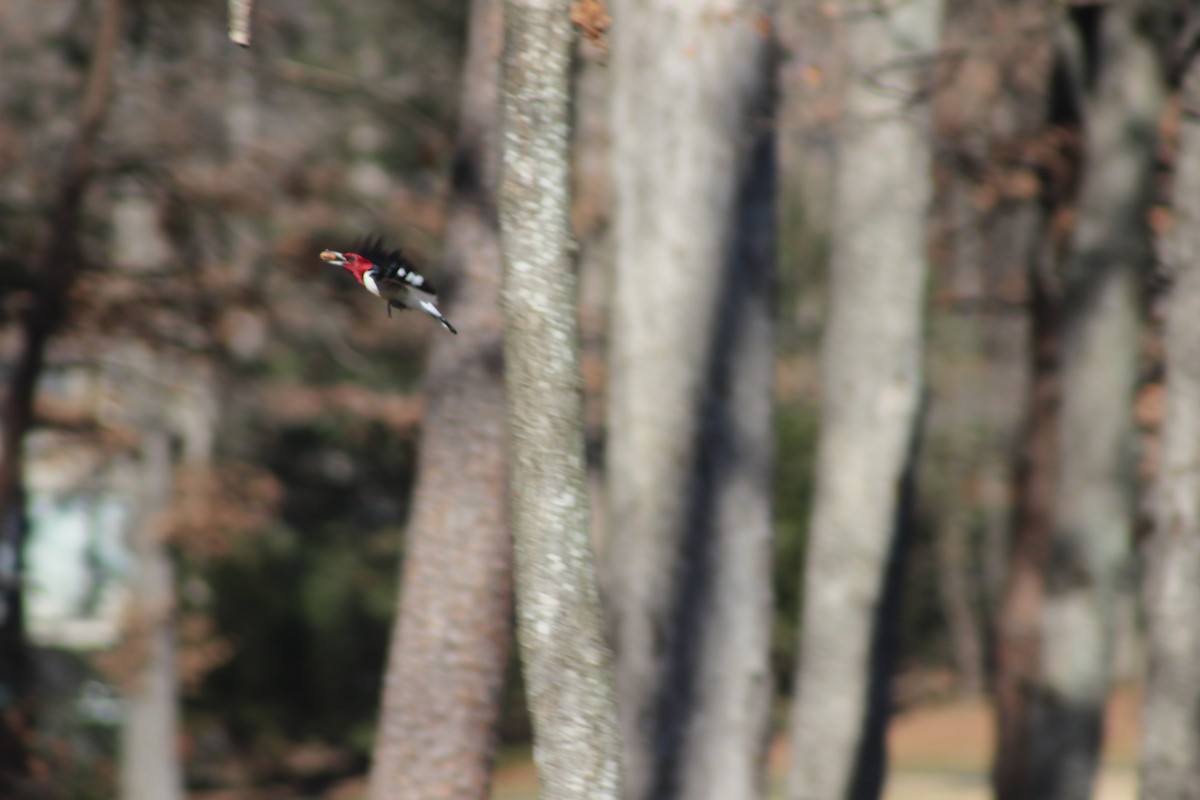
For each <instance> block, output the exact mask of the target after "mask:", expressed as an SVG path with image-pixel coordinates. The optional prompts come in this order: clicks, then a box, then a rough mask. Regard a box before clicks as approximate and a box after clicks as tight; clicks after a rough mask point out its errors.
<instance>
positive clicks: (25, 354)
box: [0, 0, 124, 788]
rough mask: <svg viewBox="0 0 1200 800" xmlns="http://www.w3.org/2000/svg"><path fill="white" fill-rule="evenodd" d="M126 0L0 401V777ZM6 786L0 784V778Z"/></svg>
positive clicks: (117, 13)
mask: <svg viewBox="0 0 1200 800" xmlns="http://www.w3.org/2000/svg"><path fill="white" fill-rule="evenodd" d="M123 11H124V0H105V2H104V3H103V8H102V11H101V15H100V24H99V27H98V28H97V30H96V40H95V44H94V47H93V51H92V58H91V62H90V64H89V66H88V71H87V75H86V78H85V85H84V94H83V98H82V102H81V105H80V115H79V125H78V129H77V131H76V134H75V139H74V141H73V142H72V143H71V147H70V148H69V149H68V151H67V154H66V158H65V160H64V163H63V167H62V174H61V176H60V178H59V181H58V185H57V187H56V191H57V196H56V197H55V202H54V204H53V207H52V211H51V216H50V221H49V225H48V230H47V232H46V237H45V239H44V243H43V244H42V247H41V250H40V252H39V254H38V256H37V257H36V259H35V262H34V266H33V269H32V270H31V272H32V274H33V275H34V276H35V278H34V280H35V289H34V299H33V300H34V301H33V303H32V305H31V307H30V308H29V309H28V311H27V312H26V316H25V318H24V319H23V320H22V326H21V327H22V330H23V341H22V344H21V350H20V353H19V355H18V357H17V362H16V364H15V366H14V368H13V370H12V374H11V375H10V377H9V380H8V391H7V392H6V394H5V396H4V401H3V403H4V404H3V407H2V408H0V425H3V429H2V431H0V436H3V439H2V440H0V689H2V690H3V693H4V695H5V696H6V697H7V698H9V699H8V701H7V702H6V704H5V705H4V706H3V707H2V708H0V781H2V782H8V781H9V780H10V779H15V780H19V779H21V778H22V777H23V776H26V775H28V773H29V764H28V756H29V750H28V745H29V742H28V741H26V737H27V736H28V735H29V733H30V730H31V725H32V717H33V710H32V698H31V694H30V690H31V676H30V674H29V665H28V653H27V643H26V641H25V629H24V619H23V617H24V610H23V608H24V601H23V597H22V592H23V587H22V580H23V577H24V576H23V569H24V549H25V540H26V538H27V536H28V533H29V520H28V518H27V516H26V510H25V501H26V492H25V476H24V471H25V465H24V441H25V436H26V434H27V433H28V432H29V430H30V429H31V428H32V427H33V399H34V395H35V393H36V390H37V382H38V378H39V377H40V376H41V373H42V367H43V365H44V362H45V353H46V348H47V346H48V344H49V342H50V339H51V338H52V337H53V335H54V333H55V332H56V331H57V330H58V327H59V325H60V323H61V322H62V318H63V316H64V314H65V312H66V300H67V296H68V294H69V292H70V289H71V286H72V284H73V283H74V280H75V275H76V273H77V270H78V266H79V264H80V262H81V258H80V254H79V253H78V252H77V247H76V236H77V233H78V228H79V216H80V212H81V209H82V206H83V199H84V195H85V194H86V193H87V190H88V188H89V186H90V184H91V178H92V171H93V163H92V162H93V155H94V150H95V145H96V140H97V138H98V137H99V134H100V129H101V128H102V127H103V124H104V120H105V117H106V115H107V113H108V107H109V98H110V94H111V80H112V72H113V64H114V61H115V60H116V53H117V49H118V47H119V46H120V42H121V19H122V15H123ZM0 788H3V785H0Z"/></svg>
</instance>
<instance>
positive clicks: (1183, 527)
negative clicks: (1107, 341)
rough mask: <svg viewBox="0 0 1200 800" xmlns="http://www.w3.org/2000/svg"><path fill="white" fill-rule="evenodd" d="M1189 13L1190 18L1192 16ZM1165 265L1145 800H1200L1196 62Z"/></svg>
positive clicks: (1187, 90)
mask: <svg viewBox="0 0 1200 800" xmlns="http://www.w3.org/2000/svg"><path fill="white" fill-rule="evenodd" d="M1193 13H1194V12H1193ZM1182 95H1183V96H1182V106H1183V108H1182V111H1181V119H1180V132H1179V149H1178V160H1177V162H1176V169H1175V189H1174V193H1175V203H1174V212H1175V217H1174V221H1173V224H1172V228H1171V233H1170V234H1169V238H1168V242H1167V245H1168V254H1167V257H1168V262H1169V264H1170V265H1171V266H1172V267H1173V269H1174V279H1175V284H1174V286H1173V287H1172V289H1171V296H1170V300H1169V306H1168V311H1167V326H1166V333H1165V345H1166V364H1167V381H1166V418H1165V419H1164V421H1163V427H1162V431H1161V434H1160V439H1161V441H1162V462H1161V464H1160V466H1159V470H1158V498H1157V512H1156V514H1157V521H1156V526H1155V531H1154V534H1153V537H1152V539H1151V540H1150V542H1149V545H1148V551H1149V558H1148V561H1149V564H1148V570H1147V576H1146V586H1145V601H1146V622H1147V651H1148V660H1149V670H1148V673H1147V676H1146V697H1145V704H1144V706H1143V711H1142V730H1143V731H1144V733H1143V738H1142V752H1141V765H1140V771H1141V792H1140V796H1141V798H1142V800H1198V799H1200V724H1197V721H1198V720H1200V681H1197V680H1196V676H1197V675H1200V624H1197V620H1196V609H1198V608H1200V314H1197V311H1198V310H1200V116H1198V114H1200V60H1196V59H1193V60H1192V63H1191V65H1190V67H1189V68H1188V71H1187V75H1186V78H1185V81H1184V89H1183V93H1182Z"/></svg>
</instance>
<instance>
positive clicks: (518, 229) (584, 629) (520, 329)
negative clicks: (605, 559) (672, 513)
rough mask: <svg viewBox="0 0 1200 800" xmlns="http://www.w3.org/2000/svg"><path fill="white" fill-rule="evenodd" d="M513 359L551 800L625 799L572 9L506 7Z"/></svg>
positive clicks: (513, 405)
mask: <svg viewBox="0 0 1200 800" xmlns="http://www.w3.org/2000/svg"><path fill="white" fill-rule="evenodd" d="M504 9H505V62H504V64H505V73H504V83H503V102H504V125H503V142H504V144H503V164H504V172H503V179H502V182H501V187H500V223H501V232H502V236H503V239H502V242H503V250H504V289H503V300H504V333H505V347H504V356H505V362H506V364H507V377H508V392H509V406H508V409H509V410H508V425H509V453H510V462H509V469H510V496H511V503H512V522H513V540H514V545H515V552H516V594H517V634H518V641H519V643H520V647H521V657H522V662H523V665H524V670H525V685H526V688H527V690H528V696H529V706H530V712H531V714H532V717H533V725H534V760H535V762H536V764H537V768H538V777H539V780H540V787H541V788H540V796H541V797H542V798H545V800H559V799H560V798H562V799H565V798H596V799H597V800H600V798H606V799H607V798H616V797H617V796H618V795H619V793H620V748H619V743H618V740H617V720H616V704H615V699H614V688H613V677H612V654H611V653H610V652H609V649H608V645H607V644H606V642H605V640H604V631H603V626H602V619H601V613H600V598H599V592H598V590H597V587H596V567H595V559H594V556H593V554H592V546H591V539H590V519H589V505H588V495H587V486H586V464H585V459H584V438H583V406H582V398H581V395H580V393H581V389H582V385H581V384H582V379H581V376H580V372H579V323H578V319H577V315H576V297H575V276H574V272H573V270H572V268H571V258H570V244H571V240H570V229H569V225H568V219H569V209H570V190H569V186H570V180H569V178H570V175H569V172H570V170H569V167H568V145H569V140H570V122H569V120H570V103H569V101H570V91H569V86H570V75H569V67H570V51H571V26H570V22H569V19H568V14H569V11H570V5H569V3H567V2H565V0H506V2H505V7H504Z"/></svg>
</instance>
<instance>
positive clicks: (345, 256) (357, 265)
mask: <svg viewBox="0 0 1200 800" xmlns="http://www.w3.org/2000/svg"><path fill="white" fill-rule="evenodd" d="M321 260H322V261H327V262H329V263H330V264H332V265H333V266H335V267H345V268H346V270H347V271H349V272H350V274H352V275H353V276H354V277H355V278H356V279H358V282H359V283H362V280H363V275H364V274H365V273H366V271H367V270H369V269H370V268H371V267H373V266H375V264H374V263H373V262H371V261H370V260H368V259H366V258H363V257H362V256H360V255H359V254H358V253H339V252H338V251H337V250H322V251H321Z"/></svg>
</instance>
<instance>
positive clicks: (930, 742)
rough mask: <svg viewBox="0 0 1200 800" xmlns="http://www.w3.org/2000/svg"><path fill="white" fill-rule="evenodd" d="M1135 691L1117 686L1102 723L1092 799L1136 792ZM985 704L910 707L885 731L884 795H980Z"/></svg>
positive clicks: (988, 725)
mask: <svg viewBox="0 0 1200 800" xmlns="http://www.w3.org/2000/svg"><path fill="white" fill-rule="evenodd" d="M1140 707H1141V695H1140V694H1139V693H1138V692H1137V691H1134V690H1131V689H1121V690H1119V691H1118V692H1117V693H1116V694H1115V696H1114V697H1113V699H1112V701H1111V702H1110V703H1109V707H1108V713H1107V715H1106V719H1105V723H1106V730H1105V747H1104V769H1103V772H1102V774H1101V776H1100V781H1099V784H1098V786H1097V791H1096V794H1095V800H1134V798H1135V797H1136V796H1137V777H1136V762H1137V742H1138V735H1139V729H1138V712H1139V709H1140ZM993 741H994V740H993V731H992V717H991V710H990V709H989V708H988V706H987V704H986V703H985V701H984V700H982V699H972V700H960V701H956V702H953V703H947V704H945V705H939V706H934V707H925V708H918V709H914V710H913V711H911V712H909V713H906V714H903V715H901V716H900V717H898V718H897V719H896V720H895V721H894V722H893V723H892V727H891V730H890V731H889V732H888V745H889V751H890V753H891V758H892V763H893V765H894V768H893V771H892V774H891V777H890V778H889V780H888V785H887V791H886V792H885V794H884V800H985V798H989V797H990V792H989V789H988V774H987V770H988V764H989V760H990V754H991V750H992V746H993Z"/></svg>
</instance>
